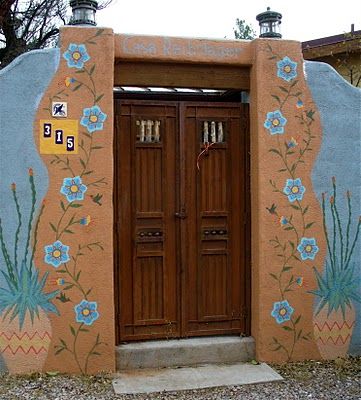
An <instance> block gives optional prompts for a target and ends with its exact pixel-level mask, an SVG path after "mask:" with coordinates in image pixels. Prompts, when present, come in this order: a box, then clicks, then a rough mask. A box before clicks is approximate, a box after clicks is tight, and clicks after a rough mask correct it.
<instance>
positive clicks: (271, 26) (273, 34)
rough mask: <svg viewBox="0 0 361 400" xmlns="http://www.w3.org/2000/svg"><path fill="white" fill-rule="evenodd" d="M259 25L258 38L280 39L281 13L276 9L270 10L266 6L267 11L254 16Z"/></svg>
mask: <svg viewBox="0 0 361 400" xmlns="http://www.w3.org/2000/svg"><path fill="white" fill-rule="evenodd" d="M256 19H257V21H258V22H259V26H260V35H259V37H260V38H274V39H281V38H282V35H281V32H280V25H281V19H282V14H280V13H279V12H277V11H271V9H270V8H269V7H267V11H265V12H263V13H261V14H258V15H257V16H256Z"/></svg>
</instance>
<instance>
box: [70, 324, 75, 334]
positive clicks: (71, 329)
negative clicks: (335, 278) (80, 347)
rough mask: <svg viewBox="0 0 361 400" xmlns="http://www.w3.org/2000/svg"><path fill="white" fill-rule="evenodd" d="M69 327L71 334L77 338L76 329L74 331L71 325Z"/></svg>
mask: <svg viewBox="0 0 361 400" xmlns="http://www.w3.org/2000/svg"><path fill="white" fill-rule="evenodd" d="M69 327H70V332H71V334H72V335H73V336H75V329H74V328H73V327H72V326H71V325H69Z"/></svg>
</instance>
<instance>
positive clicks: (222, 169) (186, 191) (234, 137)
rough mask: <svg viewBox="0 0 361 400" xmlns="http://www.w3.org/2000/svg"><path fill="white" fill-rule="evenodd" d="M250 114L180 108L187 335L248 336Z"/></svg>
mask: <svg viewBox="0 0 361 400" xmlns="http://www.w3.org/2000/svg"><path fill="white" fill-rule="evenodd" d="M247 113H248V110H247V109H246V108H245V106H244V105H240V104H234V105H231V104H229V103H228V104H212V105H207V104H202V105H200V104H184V105H183V107H182V109H181V121H182V123H183V126H182V127H181V148H182V147H183V151H182V149H181V153H180V154H181V168H180V170H181V173H182V174H184V175H183V177H182V179H181V182H182V187H181V192H180V196H181V202H180V203H181V205H182V209H184V210H185V212H186V215H187V218H186V219H184V220H183V221H182V222H181V238H182V243H183V251H182V255H183V260H182V262H181V265H182V271H183V278H182V288H183V290H182V292H183V296H182V299H183V301H182V305H183V306H182V311H183V312H182V318H183V324H182V327H183V332H182V333H183V336H202V335H215V334H232V333H247V323H246V322H247V321H246V305H247V286H248V285H249V282H247V280H248V275H247V271H246V268H245V267H246V260H247V257H248V248H247V242H246V230H247V229H246V202H247V192H248V184H247V160H246V154H247V153H246V149H247V124H246V118H245V116H246V115H247Z"/></svg>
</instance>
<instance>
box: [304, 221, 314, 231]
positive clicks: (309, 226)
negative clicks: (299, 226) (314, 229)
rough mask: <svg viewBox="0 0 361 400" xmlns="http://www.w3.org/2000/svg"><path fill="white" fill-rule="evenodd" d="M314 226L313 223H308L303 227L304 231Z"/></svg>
mask: <svg viewBox="0 0 361 400" xmlns="http://www.w3.org/2000/svg"><path fill="white" fill-rule="evenodd" d="M313 224H314V222H310V223H309V224H307V225H306V226H305V229H309V228H311V226H312V225H313Z"/></svg>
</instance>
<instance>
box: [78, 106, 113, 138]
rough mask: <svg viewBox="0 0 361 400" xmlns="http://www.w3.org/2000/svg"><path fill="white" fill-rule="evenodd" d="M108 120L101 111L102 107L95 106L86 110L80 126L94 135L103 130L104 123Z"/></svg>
mask: <svg viewBox="0 0 361 400" xmlns="http://www.w3.org/2000/svg"><path fill="white" fill-rule="evenodd" d="M106 119H107V115H106V114H105V113H104V112H103V111H102V110H101V109H100V107H99V106H93V107H90V108H84V110H83V117H82V119H81V121H80V124H81V125H83V126H85V127H86V128H87V129H88V132H89V133H93V132H95V131H101V130H102V129H103V126H104V121H105V120H106Z"/></svg>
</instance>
